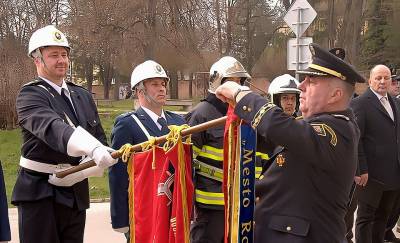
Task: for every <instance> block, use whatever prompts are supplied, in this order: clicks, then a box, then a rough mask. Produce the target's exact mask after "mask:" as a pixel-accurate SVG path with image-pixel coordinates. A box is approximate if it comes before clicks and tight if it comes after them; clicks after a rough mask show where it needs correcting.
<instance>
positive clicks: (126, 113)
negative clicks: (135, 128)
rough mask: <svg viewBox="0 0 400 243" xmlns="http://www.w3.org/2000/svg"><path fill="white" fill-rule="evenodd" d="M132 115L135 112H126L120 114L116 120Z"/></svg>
mask: <svg viewBox="0 0 400 243" xmlns="http://www.w3.org/2000/svg"><path fill="white" fill-rule="evenodd" d="M133 113H135V111H128V112H125V113H122V114H121V115H119V116H118V117H117V118H123V117H127V116H130V115H132V114H133Z"/></svg>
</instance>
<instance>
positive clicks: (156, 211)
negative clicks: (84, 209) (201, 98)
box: [121, 126, 194, 243]
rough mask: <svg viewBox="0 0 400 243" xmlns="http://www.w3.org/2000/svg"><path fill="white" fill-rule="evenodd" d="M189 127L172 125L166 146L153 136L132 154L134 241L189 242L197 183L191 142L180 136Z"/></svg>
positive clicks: (130, 200) (130, 190)
mask: <svg viewBox="0 0 400 243" xmlns="http://www.w3.org/2000/svg"><path fill="white" fill-rule="evenodd" d="M186 127H187V126H170V127H169V128H170V130H171V132H170V133H169V134H168V137H167V142H166V143H165V144H164V147H163V148H161V147H159V146H156V145H154V139H153V140H151V141H149V142H148V144H146V145H145V146H144V147H145V148H144V150H145V151H144V152H140V153H134V154H132V155H130V162H129V164H128V174H129V181H130V185H129V207H130V242H131V243H133V242H137V243H139V242H140V243H178V242H179V243H181V242H183V243H189V235H190V218H191V212H192V205H193V192H194V186H193V182H192V168H191V163H192V150H191V145H190V144H189V143H183V142H182V137H181V135H180V131H181V130H182V129H184V128H186ZM121 150H124V151H129V148H128V147H127V148H121ZM124 155H125V156H124ZM124 155H123V157H126V153H125V152H124Z"/></svg>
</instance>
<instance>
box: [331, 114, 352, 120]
mask: <svg viewBox="0 0 400 243" xmlns="http://www.w3.org/2000/svg"><path fill="white" fill-rule="evenodd" d="M332 116H334V117H336V118H340V119H343V120H346V121H350V118H349V117H348V116H345V115H342V114H332Z"/></svg>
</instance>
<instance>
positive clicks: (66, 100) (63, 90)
mask: <svg viewBox="0 0 400 243" xmlns="http://www.w3.org/2000/svg"><path fill="white" fill-rule="evenodd" d="M65 92H66V90H65V89H62V90H61V97H62V98H63V99H64V101H65V103H66V104H67V105H68V107H69V110H70V111H71V114H73V115H74V118H75V119H76V118H77V117H76V114H75V110H74V107H73V106H72V103H71V101H70V99H68V97H67V95H66V94H65Z"/></svg>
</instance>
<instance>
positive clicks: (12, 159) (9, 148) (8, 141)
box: [0, 99, 179, 202]
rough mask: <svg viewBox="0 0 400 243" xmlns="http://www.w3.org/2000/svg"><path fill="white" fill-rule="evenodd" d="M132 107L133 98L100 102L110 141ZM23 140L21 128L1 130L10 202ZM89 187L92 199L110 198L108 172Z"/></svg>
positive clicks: (0, 144) (0, 151)
mask: <svg viewBox="0 0 400 243" xmlns="http://www.w3.org/2000/svg"><path fill="white" fill-rule="evenodd" d="M132 108H133V100H130V99H129V100H120V101H113V102H111V103H107V104H102V103H99V104H98V111H99V114H100V119H101V122H102V125H103V128H104V130H105V133H106V135H107V138H108V142H109V143H111V141H110V134H111V129H112V126H113V123H114V120H115V118H116V117H117V116H118V115H120V114H122V113H125V112H128V111H131V110H132ZM166 109H167V110H177V107H166ZM178 109H179V107H178ZM21 141H22V139H21V133H20V129H14V130H0V160H1V163H2V167H3V172H4V177H5V178H4V180H5V184H6V191H7V200H8V202H10V199H11V193H12V189H13V187H14V184H15V179H16V176H17V171H18V167H19V166H18V164H19V157H20V146H21ZM89 189H90V198H91V199H104V198H108V197H109V195H110V194H109V188H108V176H107V173H104V176H103V177H101V178H90V179H89Z"/></svg>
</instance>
